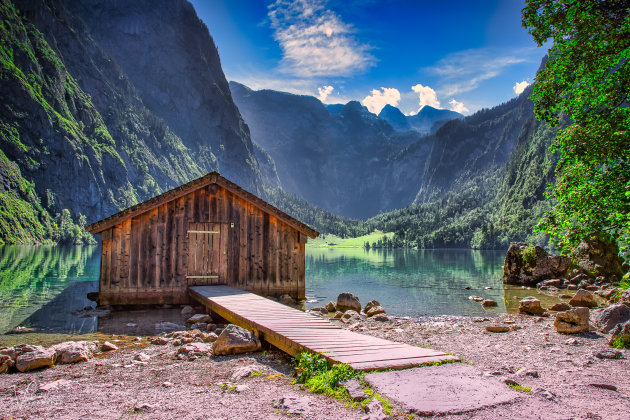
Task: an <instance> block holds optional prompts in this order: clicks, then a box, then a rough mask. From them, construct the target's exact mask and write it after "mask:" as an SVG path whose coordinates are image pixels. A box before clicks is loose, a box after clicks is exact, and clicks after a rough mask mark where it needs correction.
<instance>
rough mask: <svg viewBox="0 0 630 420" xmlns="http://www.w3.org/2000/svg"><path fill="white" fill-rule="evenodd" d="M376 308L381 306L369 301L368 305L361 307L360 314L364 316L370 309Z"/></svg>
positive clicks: (375, 301)
mask: <svg viewBox="0 0 630 420" xmlns="http://www.w3.org/2000/svg"><path fill="white" fill-rule="evenodd" d="M377 306H381V304H380V303H379V302H378V300H371V301H369V302H368V303H366V304H365V306H364V307H363V310H362V312H363V313H364V314H367V312H368V311H369V310H370V309H371V308H375V307H377Z"/></svg>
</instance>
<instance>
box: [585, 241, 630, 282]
mask: <svg viewBox="0 0 630 420" xmlns="http://www.w3.org/2000/svg"><path fill="white" fill-rule="evenodd" d="M575 259H576V260H577V264H578V266H579V267H580V270H582V271H583V272H585V273H590V274H593V275H594V277H596V276H604V277H605V278H606V279H607V280H608V281H618V280H619V279H621V277H623V275H624V274H625V270H624V268H623V263H624V261H623V258H621V257H620V256H619V248H618V247H617V244H616V243H614V242H612V241H603V240H600V239H594V240H591V241H588V242H586V241H582V242H581V243H580V245H578V247H577V248H576V250H575Z"/></svg>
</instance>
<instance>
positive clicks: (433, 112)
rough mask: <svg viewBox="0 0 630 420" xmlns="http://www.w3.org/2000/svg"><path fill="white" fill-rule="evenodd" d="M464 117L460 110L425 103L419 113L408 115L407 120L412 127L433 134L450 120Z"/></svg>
mask: <svg viewBox="0 0 630 420" xmlns="http://www.w3.org/2000/svg"><path fill="white" fill-rule="evenodd" d="M462 118H464V116H463V115H462V114H460V113H459V112H455V111H449V110H448V109H437V108H433V107H431V106H429V105H425V106H423V107H422V109H421V110H420V112H418V113H417V114H415V115H410V116H408V117H407V122H408V123H409V126H410V127H411V128H412V129H414V130H416V131H418V132H420V133H423V134H433V133H435V132H436V131H437V130H438V129H439V128H440V127H442V126H443V125H444V124H445V123H447V122H448V121H450V120H457V119H462Z"/></svg>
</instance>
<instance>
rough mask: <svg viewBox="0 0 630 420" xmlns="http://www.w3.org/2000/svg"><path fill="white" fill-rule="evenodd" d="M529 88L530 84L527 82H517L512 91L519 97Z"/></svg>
mask: <svg viewBox="0 0 630 420" xmlns="http://www.w3.org/2000/svg"><path fill="white" fill-rule="evenodd" d="M527 86H529V82H528V81H527V80H523V81H522V82H516V83H515V84H514V86H513V87H512V90H514V93H516V94H517V95H520V94H521V93H523V91H524V90H525V89H526V88H527Z"/></svg>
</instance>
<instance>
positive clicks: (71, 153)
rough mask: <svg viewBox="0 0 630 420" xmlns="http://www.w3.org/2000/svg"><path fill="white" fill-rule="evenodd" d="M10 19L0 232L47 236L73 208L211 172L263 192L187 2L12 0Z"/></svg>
mask: <svg viewBox="0 0 630 420" xmlns="http://www.w3.org/2000/svg"><path fill="white" fill-rule="evenodd" d="M0 16H1V18H2V26H1V27H0V32H1V33H2V45H1V48H0V60H1V61H2V74H1V77H0V99H1V102H0V145H1V150H0V152H1V154H0V185H1V187H0V205H1V206H2V211H0V229H1V230H0V240H6V241H9V242H22V243H23V242H42V241H48V240H50V239H51V238H52V237H54V236H55V235H58V234H59V229H61V225H62V220H61V219H62V217H61V215H64V214H65V213H64V211H63V209H68V210H69V211H70V214H72V216H73V217H74V219H75V220H78V219H79V217H78V216H79V214H83V215H85V216H87V221H88V222H91V221H95V220H98V219H100V218H102V217H105V216H108V215H110V214H112V213H114V212H116V211H118V210H120V209H123V208H125V207H128V206H130V205H132V204H135V203H137V202H139V201H143V200H146V199H148V198H150V197H151V196H154V195H156V194H159V193H161V192H163V191H165V190H167V189H170V188H172V187H175V186H177V185H180V184H182V183H184V182H186V181H188V180H190V179H192V178H195V177H198V176H200V175H202V174H204V173H206V172H208V171H211V170H220V171H221V172H222V174H224V175H225V176H227V177H228V178H230V179H232V180H234V181H235V182H237V183H239V184H240V185H242V186H243V187H244V188H246V189H248V190H250V191H252V192H254V193H258V194H262V193H263V190H262V187H261V185H262V176H261V173H260V171H259V168H258V162H257V158H256V150H255V148H254V145H253V143H252V142H251V138H250V135H249V130H248V128H247V126H246V124H245V123H244V121H243V119H242V117H241V115H240V113H239V112H238V109H237V108H236V106H235V105H234V102H233V101H232V98H231V95H230V90H229V87H228V84H227V81H226V80H225V76H224V75H223V72H222V70H221V66H220V60H219V56H218V54H217V50H216V46H215V45H214V42H213V40H212V38H211V36H210V34H209V32H208V29H207V28H206V27H205V25H204V24H203V23H202V22H201V21H200V20H199V18H198V17H197V15H196V14H195V11H194V9H193V7H192V6H191V5H190V4H189V3H188V2H187V1H185V0H173V1H170V0H169V1H166V0H162V1H150V0H140V1H134V2H118V1H113V0H108V1H96V0H86V1H82V2H76V1H72V0H18V1H15V2H11V1H9V0H2V1H1V2H0ZM165 17H168V18H165ZM269 170H270V171H271V172H273V169H269ZM267 178H269V179H271V180H273V173H270V174H267ZM270 182H272V181H270ZM58 215H59V216H58ZM84 222H85V221H84ZM55 232H56V233H55Z"/></svg>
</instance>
